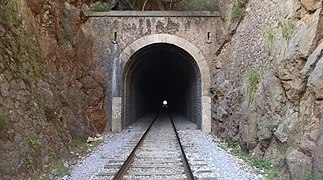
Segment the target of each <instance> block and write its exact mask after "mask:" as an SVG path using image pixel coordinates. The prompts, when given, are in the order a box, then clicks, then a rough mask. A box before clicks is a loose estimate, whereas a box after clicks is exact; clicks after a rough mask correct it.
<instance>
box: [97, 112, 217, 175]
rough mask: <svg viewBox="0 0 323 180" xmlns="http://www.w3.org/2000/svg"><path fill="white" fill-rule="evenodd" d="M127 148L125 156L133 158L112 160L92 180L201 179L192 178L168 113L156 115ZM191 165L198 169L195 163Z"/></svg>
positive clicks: (115, 158) (125, 157)
mask: <svg viewBox="0 0 323 180" xmlns="http://www.w3.org/2000/svg"><path fill="white" fill-rule="evenodd" d="M139 137H141V138H140V139H139ZM124 148H125V150H124V151H123V152H124V153H126V154H130V155H129V156H128V157H127V156H120V157H113V159H110V160H109V161H108V163H107V164H106V165H105V166H104V169H103V170H102V171H101V172H99V173H98V174H97V175H95V176H94V177H92V180H103V179H104V180H106V179H114V180H122V179H124V180H135V179H172V180H182V179H188V180H193V179H201V178H196V177H194V176H193V172H192V170H191V167H190V164H189V162H188V159H187V157H186V155H185V152H184V147H183V146H182V145H181V141H180V138H179V136H178V134H177V130H176V127H175V125H174V122H173V120H172V117H171V115H170V114H168V113H165V112H164V113H161V114H160V115H156V116H155V118H154V120H153V121H152V123H151V124H150V126H149V127H148V128H147V130H146V131H145V132H144V134H143V135H142V136H139V135H138V136H137V137H135V138H134V140H132V141H130V142H129V144H128V145H127V146H126V147H124ZM131 149H132V150H131ZM129 151H131V152H129ZM191 164H192V165H193V166H194V167H193V168H194V169H196V162H195V163H194V162H191ZM203 179H205V178H203ZM207 179H209V178H207ZM212 179H213V178H212Z"/></svg>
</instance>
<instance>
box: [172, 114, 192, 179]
mask: <svg viewBox="0 0 323 180" xmlns="http://www.w3.org/2000/svg"><path fill="white" fill-rule="evenodd" d="M167 113H168V116H169V118H170V121H171V122H172V125H173V129H174V131H175V134H176V139H177V142H178V144H179V147H180V149H181V158H182V160H183V166H184V172H185V174H186V176H187V179H188V180H195V177H194V175H193V172H192V169H191V167H190V164H189V163H188V160H187V157H186V155H185V152H184V149H183V146H182V143H181V140H180V138H179V135H178V133H177V129H176V126H175V124H174V121H173V118H172V116H171V115H170V113H169V112H167Z"/></svg>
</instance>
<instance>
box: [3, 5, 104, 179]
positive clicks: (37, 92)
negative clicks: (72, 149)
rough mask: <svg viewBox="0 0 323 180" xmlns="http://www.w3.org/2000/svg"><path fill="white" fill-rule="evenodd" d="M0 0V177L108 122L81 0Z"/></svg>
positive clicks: (18, 172)
mask: <svg viewBox="0 0 323 180" xmlns="http://www.w3.org/2000/svg"><path fill="white" fill-rule="evenodd" d="M69 2H70V3H68V2H65V1H52V0H28V1H25V0H17V1H4V2H1V5H0V12H1V13H0V84H1V85H0V154H1V161H0V177H1V178H0V179H11V178H13V179H25V177H26V176H27V175H28V174H29V172H33V171H34V170H37V169H41V168H42V167H43V166H45V165H47V164H49V163H50V162H51V161H52V160H53V159H54V158H57V157H58V156H61V155H63V154H64V153H65V152H68V148H69V144H70V142H71V140H72V138H77V139H84V140H86V138H87V137H88V136H91V135H93V134H97V133H102V132H104V130H105V129H106V128H109V127H108V126H106V114H105V112H106V111H105V109H104V106H103V103H104V102H105V94H106V92H107V87H106V84H105V83H104V82H106V78H108V77H107V76H106V73H105V72H104V71H102V69H101V67H99V66H98V65H97V64H95V62H93V61H92V57H93V54H92V52H93V49H91V46H90V44H91V41H92V40H93V38H92V37H91V36H92V35H91V29H86V28H83V27H82V22H83V20H82V19H81V18H80V7H81V5H82V4H83V1H81V0H74V1H69Z"/></svg>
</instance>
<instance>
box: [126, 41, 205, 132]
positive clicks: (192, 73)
mask: <svg viewBox="0 0 323 180" xmlns="http://www.w3.org/2000/svg"><path fill="white" fill-rule="evenodd" d="M129 62H130V64H129V66H128V67H126V72H127V73H126V75H125V77H124V78H125V81H124V82H125V83H126V85H125V89H124V91H125V92H126V102H125V103H126V104H127V105H126V106H127V107H126V112H125V116H126V122H125V123H124V125H125V126H126V125H129V124H131V123H132V122H134V121H135V120H137V119H139V118H141V117H143V116H145V115H147V114H150V113H154V112H158V111H159V110H161V108H162V101H163V100H167V102H168V111H170V112H175V113H179V114H181V115H183V116H185V117H186V118H188V119H189V120H191V121H193V122H195V123H197V124H199V123H198V122H200V116H201V115H200V109H201V90H200V89H201V88H200V86H201V80H200V79H201V78H200V72H199V69H198V66H197V65H196V62H195V61H194V59H193V57H192V56H191V55H190V54H188V53H187V52H186V51H184V50H183V49H181V48H179V47H177V46H175V45H171V44H166V43H158V44H153V45H149V46H146V47H144V48H142V49H140V50H139V51H138V52H136V53H135V54H134V55H133V56H132V57H131V59H130V60H129Z"/></svg>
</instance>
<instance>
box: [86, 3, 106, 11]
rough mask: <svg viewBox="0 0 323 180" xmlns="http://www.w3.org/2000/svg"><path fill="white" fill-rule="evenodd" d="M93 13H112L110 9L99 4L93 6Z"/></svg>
mask: <svg viewBox="0 0 323 180" xmlns="http://www.w3.org/2000/svg"><path fill="white" fill-rule="evenodd" d="M91 11H93V12H107V11H110V8H109V7H108V6H106V5H103V4H98V5H96V6H93V7H92V8H91Z"/></svg>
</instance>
